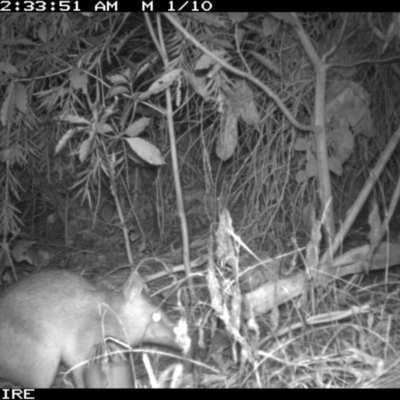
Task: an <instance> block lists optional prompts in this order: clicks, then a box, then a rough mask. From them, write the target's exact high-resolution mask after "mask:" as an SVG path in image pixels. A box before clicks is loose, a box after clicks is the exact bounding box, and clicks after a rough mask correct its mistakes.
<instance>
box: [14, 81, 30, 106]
mask: <svg viewBox="0 0 400 400" xmlns="http://www.w3.org/2000/svg"><path fill="white" fill-rule="evenodd" d="M15 105H16V107H17V108H18V110H19V111H21V112H22V113H24V114H26V111H27V108H28V107H27V106H28V95H27V93H26V89H25V86H24V85H21V84H20V83H17V85H16V87H15Z"/></svg>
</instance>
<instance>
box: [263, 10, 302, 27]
mask: <svg viewBox="0 0 400 400" xmlns="http://www.w3.org/2000/svg"><path fill="white" fill-rule="evenodd" d="M270 14H271V15H272V16H273V17H275V18H276V19H279V20H280V21H283V22H286V23H287V24H289V25H292V26H297V25H298V22H297V20H296V18H295V17H293V15H292V13H289V12H270Z"/></svg>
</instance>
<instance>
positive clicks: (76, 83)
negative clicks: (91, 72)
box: [69, 67, 88, 94]
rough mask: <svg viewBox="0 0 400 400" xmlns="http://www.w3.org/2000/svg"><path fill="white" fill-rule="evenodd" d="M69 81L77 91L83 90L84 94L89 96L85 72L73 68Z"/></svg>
mask: <svg viewBox="0 0 400 400" xmlns="http://www.w3.org/2000/svg"><path fill="white" fill-rule="evenodd" d="M69 79H70V81H71V85H72V87H73V88H74V89H75V90H79V89H82V92H83V93H85V94H87V85H88V77H87V75H86V72H85V71H84V70H82V69H81V68H77V67H74V68H72V69H71V71H70V72H69Z"/></svg>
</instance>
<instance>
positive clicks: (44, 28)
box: [38, 24, 47, 43]
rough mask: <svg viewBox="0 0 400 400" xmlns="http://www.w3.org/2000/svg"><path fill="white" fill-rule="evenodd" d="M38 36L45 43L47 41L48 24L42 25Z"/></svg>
mask: <svg viewBox="0 0 400 400" xmlns="http://www.w3.org/2000/svg"><path fill="white" fill-rule="evenodd" d="M38 36H39V39H40V40H41V41H42V42H43V43H46V42H47V26H46V24H42V25H40V28H39V30H38Z"/></svg>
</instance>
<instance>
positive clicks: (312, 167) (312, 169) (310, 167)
mask: <svg viewBox="0 0 400 400" xmlns="http://www.w3.org/2000/svg"><path fill="white" fill-rule="evenodd" d="M306 172H307V175H308V177H309V178H312V177H314V176H317V161H316V159H315V158H314V157H312V156H311V157H310V158H309V159H308V160H307V164H306Z"/></svg>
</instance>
